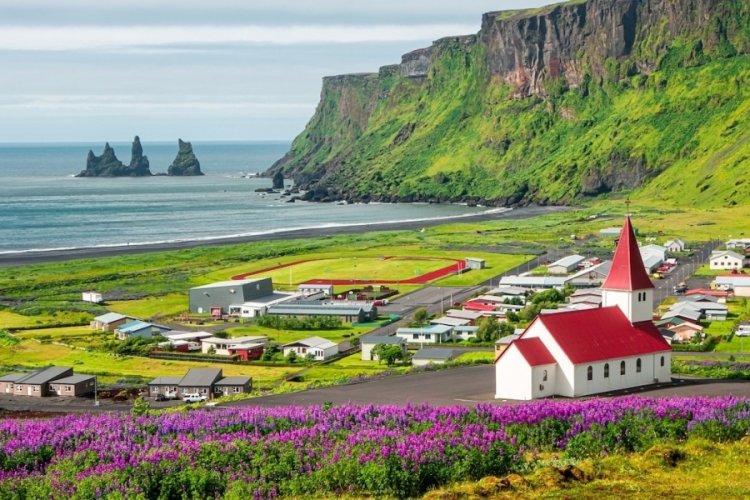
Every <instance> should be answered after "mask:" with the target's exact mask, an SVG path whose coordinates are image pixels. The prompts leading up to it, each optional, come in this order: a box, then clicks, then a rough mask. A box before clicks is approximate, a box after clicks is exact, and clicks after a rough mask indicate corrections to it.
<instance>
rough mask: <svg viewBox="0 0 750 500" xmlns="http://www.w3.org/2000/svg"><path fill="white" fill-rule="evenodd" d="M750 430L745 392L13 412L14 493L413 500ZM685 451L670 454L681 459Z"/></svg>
mask: <svg viewBox="0 0 750 500" xmlns="http://www.w3.org/2000/svg"><path fill="white" fill-rule="evenodd" d="M748 430H750V401H747V400H744V399H738V398H734V397H721V398H705V397H689V398H665V399H651V398H640V397H634V396H631V397H624V398H613V399H591V400H584V401H566V402H557V401H539V402H533V403H526V404H519V405H507V406H494V405H487V404H484V405H478V406H477V407H475V408H466V407H459V406H455V407H441V408H436V407H430V406H427V405H421V406H406V407H395V406H375V405H363V406H358V405H341V406H333V405H331V404H328V403H325V404H322V405H320V406H314V407H313V406H311V407H278V408H269V409H266V408H258V407H242V408H227V409H218V410H217V409H215V410H212V411H207V410H193V411H180V412H166V413H150V412H147V413H146V414H144V415H141V416H137V417H136V416H131V415H122V414H100V415H69V416H64V417H57V418H51V419H46V420H34V419H28V420H27V419H15V420H14V419H5V420H3V421H0V497H2V498H19V499H20V498H42V497H44V498H69V497H76V498H98V497H102V496H111V497H116V498H123V497H124V498H130V497H142V498H214V497H221V496H224V497H229V498H250V497H253V498H272V497H278V496H282V497H283V496H297V497H301V496H309V495H315V496H321V495H324V496H326V495H337V496H340V495H345V496H370V495H386V496H393V497H399V498H403V497H414V496H418V495H422V494H424V493H426V492H428V491H429V490H431V489H433V488H436V487H441V486H445V485H451V484H454V483H457V482H461V481H476V480H479V479H482V478H486V477H501V476H506V477H512V475H513V474H527V473H530V472H533V471H534V470H536V469H539V468H542V467H548V466H550V465H553V466H558V467H560V468H563V467H565V470H567V471H568V472H569V473H570V474H571V476H573V477H578V476H584V475H585V474H584V473H578V472H576V470H577V469H576V464H579V463H582V462H585V461H587V460H599V459H603V458H606V457H607V456H614V455H617V454H630V453H641V452H647V450H650V449H653V448H654V447H657V448H658V447H660V446H661V447H663V446H664V445H680V444H682V443H685V442H686V441H688V440H690V441H691V442H692V441H694V440H696V439H698V440H704V441H708V442H714V443H725V442H735V441H739V440H741V439H742V438H743V437H745V436H746V435H747V433H748ZM670 449H671V450H673V451H672V452H670V451H669V450H670ZM662 450H664V448H662ZM674 450H677V449H676V448H666V452H662V451H658V453H659V457H660V458H659V459H660V460H662V461H663V462H666V463H669V462H674V463H675V464H676V463H677V462H678V461H679V460H680V452H679V450H677V451H674ZM672 465H674V464H672ZM509 475H511V476H509ZM506 481H507V480H506ZM746 488H747V487H746ZM736 493H738V494H740V495H741V492H739V491H737V492H736Z"/></svg>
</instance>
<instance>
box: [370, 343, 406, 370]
mask: <svg viewBox="0 0 750 500" xmlns="http://www.w3.org/2000/svg"><path fill="white" fill-rule="evenodd" d="M372 354H374V355H375V356H377V357H378V363H380V362H382V361H385V364H387V365H388V366H393V365H395V364H396V362H397V361H403V359H404V350H403V349H402V348H401V346H400V345H394V344H377V345H376V346H375V347H373V348H372Z"/></svg>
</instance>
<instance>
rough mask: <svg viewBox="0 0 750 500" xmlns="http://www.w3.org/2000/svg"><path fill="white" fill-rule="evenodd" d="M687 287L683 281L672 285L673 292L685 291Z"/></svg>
mask: <svg viewBox="0 0 750 500" xmlns="http://www.w3.org/2000/svg"><path fill="white" fill-rule="evenodd" d="M687 289H688V287H687V285H686V284H685V283H678V284H677V285H675V286H674V293H685V292H687Z"/></svg>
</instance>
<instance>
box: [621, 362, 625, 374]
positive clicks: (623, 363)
mask: <svg viewBox="0 0 750 500" xmlns="http://www.w3.org/2000/svg"><path fill="white" fill-rule="evenodd" d="M620 375H625V361H620Z"/></svg>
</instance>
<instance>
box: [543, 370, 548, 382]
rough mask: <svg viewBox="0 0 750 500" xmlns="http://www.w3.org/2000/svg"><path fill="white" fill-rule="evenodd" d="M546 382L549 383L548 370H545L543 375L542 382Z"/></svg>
mask: <svg viewBox="0 0 750 500" xmlns="http://www.w3.org/2000/svg"><path fill="white" fill-rule="evenodd" d="M546 381H547V370H544V372H543V374H542V382H546Z"/></svg>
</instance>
